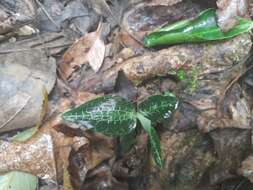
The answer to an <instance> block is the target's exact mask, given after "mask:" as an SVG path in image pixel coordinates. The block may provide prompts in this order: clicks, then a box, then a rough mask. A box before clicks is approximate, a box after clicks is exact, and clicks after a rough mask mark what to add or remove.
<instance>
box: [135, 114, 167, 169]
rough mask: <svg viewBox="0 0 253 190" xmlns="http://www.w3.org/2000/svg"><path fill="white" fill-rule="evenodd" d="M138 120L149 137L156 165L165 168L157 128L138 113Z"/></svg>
mask: <svg viewBox="0 0 253 190" xmlns="http://www.w3.org/2000/svg"><path fill="white" fill-rule="evenodd" d="M137 118H138V119H139V121H140V122H141V125H142V127H143V129H144V130H145V131H146V132H147V133H148V135H149V142H150V148H151V153H152V156H153V158H154V160H155V163H156V164H157V166H159V167H160V168H162V167H163V160H162V156H161V146H160V140H159V137H158V135H157V133H156V130H155V128H153V127H152V126H151V121H150V120H149V119H147V118H146V117H144V116H143V115H142V114H141V113H137Z"/></svg>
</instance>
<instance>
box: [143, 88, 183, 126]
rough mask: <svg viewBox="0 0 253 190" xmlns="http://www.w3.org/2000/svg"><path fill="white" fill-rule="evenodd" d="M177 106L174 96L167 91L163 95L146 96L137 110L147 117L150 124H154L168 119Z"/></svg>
mask: <svg viewBox="0 0 253 190" xmlns="http://www.w3.org/2000/svg"><path fill="white" fill-rule="evenodd" d="M177 106H178V100H177V98H176V96H175V95H174V94H172V93H170V92H167V93H165V94H163V95H155V96H151V97H149V98H147V99H146V100H145V101H143V102H142V103H141V104H140V105H139V107H138V112H139V113H141V114H143V115H144V116H145V117H146V118H148V119H149V120H150V121H151V122H152V124H156V123H159V122H162V121H164V120H166V119H169V118H170V116H171V114H172V112H173V111H174V110H175V109H176V108H177Z"/></svg>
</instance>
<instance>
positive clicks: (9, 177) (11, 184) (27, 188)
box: [0, 171, 38, 190]
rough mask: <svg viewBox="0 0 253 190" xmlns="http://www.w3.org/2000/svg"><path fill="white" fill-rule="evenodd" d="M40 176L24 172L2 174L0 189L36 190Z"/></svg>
mask: <svg viewBox="0 0 253 190" xmlns="http://www.w3.org/2000/svg"><path fill="white" fill-rule="evenodd" d="M37 185H38V178H37V177H35V176H33V175H31V174H28V173H24V172H17V171H15V172H9V173H7V174H5V175H3V176H0V190H36V189H37Z"/></svg>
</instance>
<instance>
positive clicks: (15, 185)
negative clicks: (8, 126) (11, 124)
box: [0, 128, 38, 190]
mask: <svg viewBox="0 0 253 190" xmlns="http://www.w3.org/2000/svg"><path fill="white" fill-rule="evenodd" d="M37 130H38V128H31V129H28V130H26V131H23V132H21V133H19V134H17V135H15V136H14V137H13V138H12V140H14V141H18V142H23V141H26V140H28V139H29V138H31V137H32V135H33V134H34V133H35V132H36V131H37ZM37 186H38V178H37V177H36V176H33V175H31V174H28V173H24V172H18V171H13V172H9V173H7V174H5V175H2V176H0V190H16V189H20V190H35V189H36V188H37Z"/></svg>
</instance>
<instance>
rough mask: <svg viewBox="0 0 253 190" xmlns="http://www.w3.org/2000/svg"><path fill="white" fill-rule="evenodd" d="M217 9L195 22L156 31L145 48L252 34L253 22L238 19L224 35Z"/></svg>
mask: <svg viewBox="0 0 253 190" xmlns="http://www.w3.org/2000/svg"><path fill="white" fill-rule="evenodd" d="M216 17H217V16H216V12H215V9H207V10H205V11H203V12H201V13H200V14H199V16H198V17H197V18H195V19H193V20H183V21H179V22H176V23H174V24H172V25H167V26H165V27H163V28H161V29H159V30H155V31H154V32H153V33H151V34H149V35H148V36H146V37H145V39H144V45H145V47H153V46H158V45H172V44H179V43H189V42H207V41H215V40H224V39H229V38H232V37H235V36H237V35H239V34H242V33H245V32H250V30H251V29H252V28H253V21H252V20H248V19H243V18H238V24H237V25H236V26H234V27H233V28H232V29H231V30H230V31H228V32H226V33H224V32H223V31H222V30H221V29H220V28H219V26H218V24H217V18H216Z"/></svg>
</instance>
